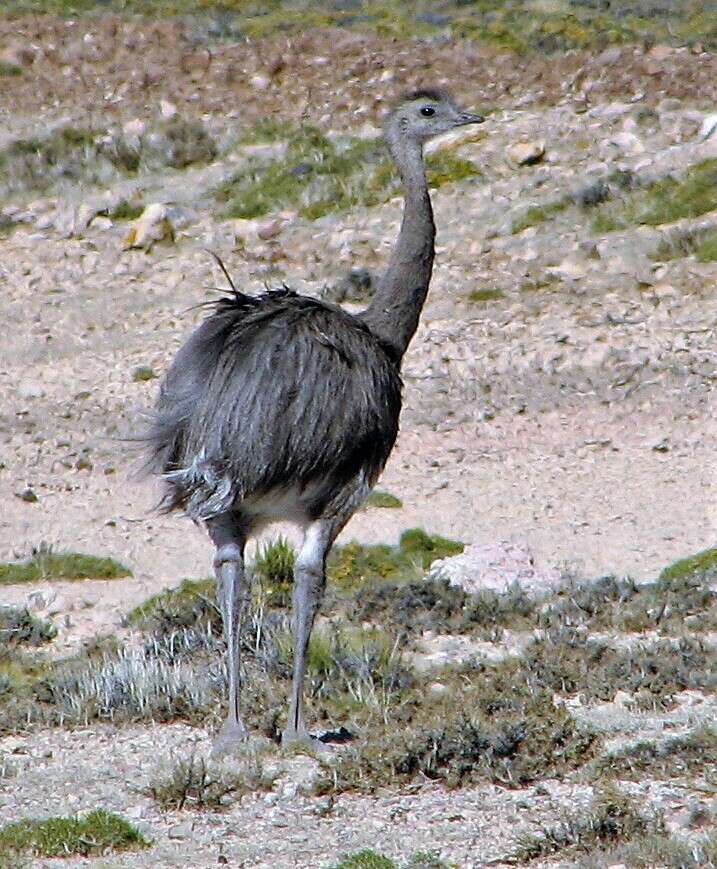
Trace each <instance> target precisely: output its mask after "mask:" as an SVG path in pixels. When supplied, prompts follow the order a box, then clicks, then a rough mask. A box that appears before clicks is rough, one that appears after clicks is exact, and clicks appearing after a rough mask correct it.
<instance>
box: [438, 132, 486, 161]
mask: <svg viewBox="0 0 717 869" xmlns="http://www.w3.org/2000/svg"><path fill="white" fill-rule="evenodd" d="M485 136H486V134H485V132H484V131H483V130H482V129H481V128H480V127H474V126H470V127H461V128H459V129H457V130H451V131H450V132H449V133H444V134H443V135H442V136H438V137H436V138H435V139H432V140H431V141H430V142H429V143H428V144H427V145H426V148H425V151H426V154H435V153H436V151H453V150H455V149H456V148H460V147H461V146H462V145H467V144H470V143H471V142H480V141H481V140H482V139H484V138H485Z"/></svg>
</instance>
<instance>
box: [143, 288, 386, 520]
mask: <svg viewBox="0 0 717 869" xmlns="http://www.w3.org/2000/svg"><path fill="white" fill-rule="evenodd" d="M400 408H401V379H400V375H399V371H398V367H397V365H396V363H395V362H394V361H393V360H392V358H391V357H390V355H389V353H388V351H387V349H386V348H385V347H384V346H383V345H382V344H381V343H380V342H379V340H378V339H377V338H376V337H374V335H372V333H371V332H370V331H369V329H368V328H367V326H366V325H365V324H364V323H362V322H361V321H360V320H359V319H358V318H356V317H353V316H352V315H351V314H348V313H347V312H345V311H343V310H341V309H340V308H337V307H334V306H332V305H329V304H327V303H325V302H320V301H317V300H315V299H311V298H307V297H305V296H299V295H297V294H296V293H294V292H292V291H291V290H287V289H283V290H274V291H270V292H268V293H265V294H263V295H261V296H257V297H252V296H246V295H243V294H241V293H235V294H233V295H231V296H228V297H224V298H221V299H219V300H217V301H216V302H213V303H212V311H211V313H210V315H209V316H208V317H207V319H206V320H205V321H204V322H203V323H202V324H201V325H200V326H199V328H198V329H196V330H195V332H194V333H193V334H192V335H191V336H190V338H189V340H188V341H187V343H186V344H185V345H184V347H183V348H182V349H181V350H180V352H179V353H178V355H177V357H176V359H175V361H174V363H173V364H172V366H171V368H170V370H169V372H168V374H167V377H166V379H165V381H164V383H163V385H162V388H161V392H160V397H159V401H158V404H157V408H156V412H155V417H154V421H153V425H152V428H151V431H150V433H149V441H150V453H151V458H150V470H152V471H154V472H157V473H160V474H161V475H162V476H163V479H164V482H165V485H166V494H165V498H164V500H163V504H162V506H163V509H165V510H173V509H176V508H182V509H184V510H185V511H186V512H187V513H188V514H189V515H190V516H191V517H192V518H193V519H195V520H206V519H209V518H211V517H212V516H216V515H219V514H220V513H223V512H227V511H228V510H231V509H233V508H235V507H238V506H239V505H240V504H241V502H242V501H244V500H247V499H258V498H261V497H263V496H265V495H267V494H268V493H272V492H276V491H281V490H286V489H288V488H289V487H291V486H298V489H299V492H300V493H301V492H305V493H306V498H307V501H306V503H305V505H304V506H305V508H306V513H307V518H316V517H318V516H321V515H324V514H325V511H326V509H327V507H328V508H330V501H331V499H332V498H333V497H334V496H335V494H336V492H337V491H339V490H341V489H343V488H344V487H345V486H346V484H348V483H349V482H350V481H352V480H354V479H355V478H356V475H357V474H358V473H359V472H362V473H363V475H364V478H365V480H366V481H367V483H368V485H369V486H371V485H373V483H374V482H375V481H376V479H377V478H378V475H379V474H380V472H381V470H382V469H383V466H384V464H385V463H386V459H387V458H388V455H389V453H390V451H391V448H392V447H393V444H394V441H395V439H396V435H397V432H398V417H399V413H400Z"/></svg>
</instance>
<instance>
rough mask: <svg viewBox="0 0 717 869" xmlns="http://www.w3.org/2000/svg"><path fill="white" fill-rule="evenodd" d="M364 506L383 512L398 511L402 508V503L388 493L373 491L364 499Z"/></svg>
mask: <svg viewBox="0 0 717 869" xmlns="http://www.w3.org/2000/svg"><path fill="white" fill-rule="evenodd" d="M366 506H367V507H378V508H381V509H385V510H399V509H400V508H401V507H403V501H402V500H401V499H400V498H397V497H396V496H395V495H392V494H391V493H390V492H383V491H382V490H381V489H374V490H373V492H371V494H370V495H369V496H368V498H366Z"/></svg>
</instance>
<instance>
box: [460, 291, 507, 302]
mask: <svg viewBox="0 0 717 869" xmlns="http://www.w3.org/2000/svg"><path fill="white" fill-rule="evenodd" d="M504 296H505V293H504V292H503V290H499V289H498V288H497V287H486V288H485V289H482V290H471V292H470V293H468V295H467V296H466V299H467V300H468V301H469V302H471V303H472V304H481V303H483V302H494V301H496V300H497V299H502V298H503V297H504Z"/></svg>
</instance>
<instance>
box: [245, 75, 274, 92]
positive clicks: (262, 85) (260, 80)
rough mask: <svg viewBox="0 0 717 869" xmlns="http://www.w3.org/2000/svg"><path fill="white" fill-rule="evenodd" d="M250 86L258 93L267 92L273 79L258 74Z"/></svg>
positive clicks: (252, 79) (250, 81)
mask: <svg viewBox="0 0 717 869" xmlns="http://www.w3.org/2000/svg"><path fill="white" fill-rule="evenodd" d="M249 84H250V85H251V86H252V87H253V88H254V90H257V91H265V90H266V89H267V88H268V87H269V85H270V84H271V79H270V78H269V77H268V76H266V75H261V74H260V73H257V74H256V75H253V76H252V77H251V78H250V79H249Z"/></svg>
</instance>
